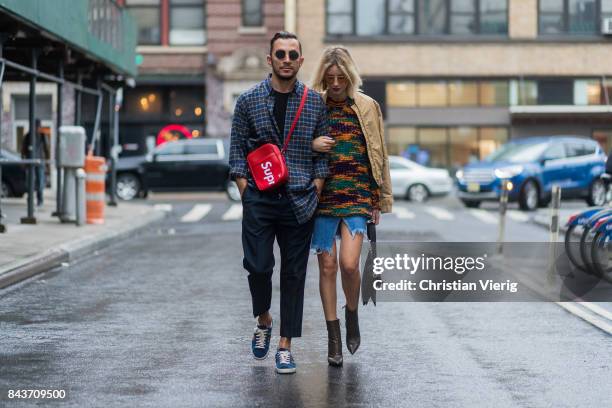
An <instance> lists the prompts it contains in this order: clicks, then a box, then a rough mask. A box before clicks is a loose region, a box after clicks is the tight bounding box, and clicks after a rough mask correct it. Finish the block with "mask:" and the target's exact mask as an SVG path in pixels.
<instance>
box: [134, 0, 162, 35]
mask: <svg viewBox="0 0 612 408" xmlns="http://www.w3.org/2000/svg"><path fill="white" fill-rule="evenodd" d="M159 2H160V0H127V2H126V6H127V7H128V8H129V10H130V13H132V16H133V17H134V20H136V24H137V25H138V44H141V45H159V44H161V30H160V27H161V14H160V3H159Z"/></svg>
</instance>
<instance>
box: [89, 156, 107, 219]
mask: <svg viewBox="0 0 612 408" xmlns="http://www.w3.org/2000/svg"><path fill="white" fill-rule="evenodd" d="M106 169H107V167H106V160H105V159H104V157H98V156H94V155H93V154H92V153H91V152H90V153H89V154H88V155H87V157H86V158H85V173H87V179H86V180H87V181H86V183H85V192H86V197H87V223H88V224H104V207H105V205H106V204H105V203H106V190H105V188H104V183H105V181H106Z"/></svg>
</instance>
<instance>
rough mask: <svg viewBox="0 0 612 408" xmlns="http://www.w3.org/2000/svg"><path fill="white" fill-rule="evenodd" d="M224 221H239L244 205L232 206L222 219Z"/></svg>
mask: <svg viewBox="0 0 612 408" xmlns="http://www.w3.org/2000/svg"><path fill="white" fill-rule="evenodd" d="M221 218H222V219H223V220H224V221H229V220H239V219H241V218H242V204H232V206H231V207H230V208H229V210H227V211H226V212H225V214H223V217H221Z"/></svg>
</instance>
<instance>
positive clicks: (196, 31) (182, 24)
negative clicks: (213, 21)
mask: <svg viewBox="0 0 612 408" xmlns="http://www.w3.org/2000/svg"><path fill="white" fill-rule="evenodd" d="M169 42H170V45H204V44H206V14H205V4H204V0H170V36H169Z"/></svg>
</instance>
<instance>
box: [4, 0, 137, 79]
mask: <svg viewBox="0 0 612 408" xmlns="http://www.w3.org/2000/svg"><path fill="white" fill-rule="evenodd" d="M0 13H6V14H8V15H10V16H11V17H13V18H15V19H16V20H19V21H21V22H23V23H24V24H26V25H28V26H30V27H31V28H33V29H35V30H40V31H41V32H44V33H45V34H46V35H47V36H50V37H52V38H56V39H57V40H59V41H61V42H63V43H65V44H66V45H67V46H68V47H71V48H74V49H75V50H77V51H79V52H81V53H83V54H84V55H85V56H86V57H87V58H90V59H92V60H95V61H99V62H101V63H103V64H104V65H106V66H108V67H109V68H110V69H111V70H112V71H114V72H116V73H118V74H122V75H125V76H131V77H134V76H136V74H137V69H136V60H135V58H136V33H137V27H136V23H135V22H134V20H133V18H132V17H131V16H130V14H129V13H128V12H127V10H126V9H125V8H121V7H119V6H117V5H116V4H115V2H114V1H111V0H96V1H87V0H51V1H49V0H0Z"/></svg>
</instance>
